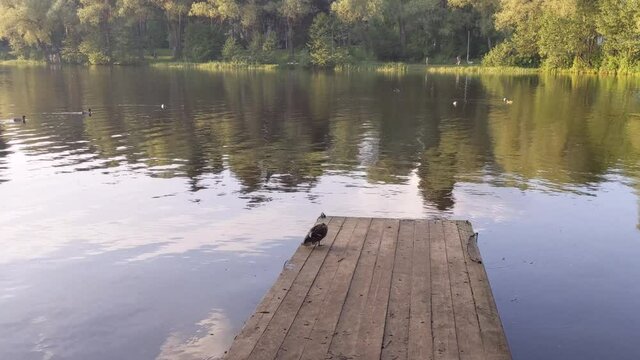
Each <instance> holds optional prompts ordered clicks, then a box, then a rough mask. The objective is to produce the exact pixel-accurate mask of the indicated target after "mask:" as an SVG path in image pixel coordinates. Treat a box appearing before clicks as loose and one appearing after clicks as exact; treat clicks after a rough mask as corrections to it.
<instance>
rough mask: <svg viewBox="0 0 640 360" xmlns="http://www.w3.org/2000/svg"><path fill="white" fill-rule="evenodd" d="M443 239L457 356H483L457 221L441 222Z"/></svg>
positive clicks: (468, 357)
mask: <svg viewBox="0 0 640 360" xmlns="http://www.w3.org/2000/svg"><path fill="white" fill-rule="evenodd" d="M444 239H445V244H446V250H447V262H448V265H449V279H450V281H451V293H452V296H453V314H454V317H455V326H456V336H457V338H458V350H459V358H460V359H461V360H466V359H469V360H479V359H483V358H484V350H483V346H482V338H481V337H480V325H479V324H478V315H477V314H476V307H475V302H474V299H473V294H472V293H471V287H470V285H469V274H468V272H467V266H466V265H465V261H464V255H463V252H462V246H461V242H460V234H459V232H458V226H457V225H456V223H454V222H451V221H447V222H445V223H444Z"/></svg>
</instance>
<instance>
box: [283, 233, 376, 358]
mask: <svg viewBox="0 0 640 360" xmlns="http://www.w3.org/2000/svg"><path fill="white" fill-rule="evenodd" d="M370 225H371V222H369V225H367V231H368V230H369V226H370ZM357 227H358V223H357V221H356V224H355V225H354V226H353V230H351V234H349V242H347V244H346V245H345V248H344V254H346V253H347V251H348V250H349V245H351V241H353V233H355V231H356V228H357ZM340 230H342V228H340ZM338 233H340V231H338ZM365 236H366V233H365ZM336 237H337V235H336ZM332 246H333V244H332ZM329 250H331V249H329ZM328 256H329V251H327V256H326V257H325V258H324V260H323V261H322V265H320V268H319V269H318V273H317V274H316V277H318V274H320V271H322V267H323V266H324V262H325V261H326V259H327V257H328ZM345 256H346V255H345ZM358 259H360V257H359V256H358ZM338 269H340V266H337V267H336V269H335V270H334V272H333V275H332V276H331V280H332V281H331V283H330V285H329V289H327V293H326V294H325V295H324V297H323V298H322V302H321V304H324V302H325V300H326V299H327V296H328V295H329V294H330V293H331V284H332V283H333V279H334V278H335V276H336V274H337V273H338ZM352 277H353V274H352ZM315 281H316V278H314V279H313V282H312V283H311V286H310V287H309V290H311V288H312V287H313V283H314V282H315ZM349 285H351V281H349ZM307 294H308V291H307ZM305 297H306V295H305ZM343 306H344V304H343ZM300 308H302V305H301V306H300ZM300 308H299V309H298V311H297V312H296V316H295V317H294V319H295V318H296V317H298V312H299V311H300ZM320 315H321V314H318V316H317V317H316V320H315V321H314V322H313V326H311V329H310V330H309V334H312V333H313V329H314V328H315V326H316V324H317V322H318V318H319V317H320ZM289 330H291V327H289V329H287V334H286V335H285V338H286V336H287V335H289ZM332 340H333V338H332ZM283 342H284V341H283ZM280 345H281V346H282V344H280ZM306 348H307V341H305V344H304V346H303V347H302V351H301V352H300V356H299V357H298V359H302V357H303V356H304V351H305V350H306Z"/></svg>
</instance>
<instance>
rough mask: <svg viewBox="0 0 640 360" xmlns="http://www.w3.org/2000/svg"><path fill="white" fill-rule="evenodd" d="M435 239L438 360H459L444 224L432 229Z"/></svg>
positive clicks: (433, 285)
mask: <svg viewBox="0 0 640 360" xmlns="http://www.w3.org/2000/svg"><path fill="white" fill-rule="evenodd" d="M429 237H430V239H431V249H430V250H431V308H432V311H431V316H432V319H433V326H432V331H433V357H434V359H458V344H457V338H456V329H455V318H454V315H453V300H452V298H451V284H450V281H449V269H448V266H447V252H446V246H445V240H444V226H443V222H442V221H439V220H437V221H434V222H432V223H431V224H430V225H429Z"/></svg>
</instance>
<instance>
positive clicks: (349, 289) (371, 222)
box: [303, 218, 384, 352]
mask: <svg viewBox="0 0 640 360" xmlns="http://www.w3.org/2000/svg"><path fill="white" fill-rule="evenodd" d="M373 220H374V219H373V218H370V219H369V225H368V226H367V233H366V235H365V239H364V241H363V242H362V247H361V248H360V253H359V254H358V260H357V261H356V266H355V267H354V269H353V273H352V274H351V279H350V280H349V288H348V289H347V294H346V296H345V297H344V301H343V303H342V308H341V309H340V315H339V316H338V321H337V322H336V327H334V329H333V330H334V332H335V329H336V328H337V327H338V323H339V322H340V318H342V312H343V311H344V304H345V303H346V301H347V298H348V297H349V293H350V292H351V283H352V282H353V277H354V275H355V273H356V269H357V268H358V264H359V263H360V258H361V257H362V250H363V249H364V244H365V243H366V242H367V236H368V235H369V230H370V229H371V224H373ZM383 233H384V229H383V231H380V239H379V240H380V241H378V249H377V251H376V262H375V263H374V265H373V269H374V270H375V265H376V264H377V262H378V254H379V253H380V244H381V243H382V234H383ZM372 274H373V271H372ZM371 282H373V276H371V279H370V280H369V290H368V291H367V293H368V292H369V291H370V290H371ZM314 325H315V324H314ZM358 330H360V329H358ZM334 339H335V336H332V337H331V341H330V342H329V348H328V349H329V351H331V346H332V345H333V340H334ZM305 347H306V346H305ZM303 352H304V351H303Z"/></svg>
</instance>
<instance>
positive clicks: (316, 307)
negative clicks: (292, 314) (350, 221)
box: [276, 219, 369, 360]
mask: <svg viewBox="0 0 640 360" xmlns="http://www.w3.org/2000/svg"><path fill="white" fill-rule="evenodd" d="M368 221H369V220H368V219H366V220H362V219H361V220H358V223H357V224H356V227H355V229H354V232H352V234H351V237H350V239H349V244H348V245H347V246H338V243H336V246H333V247H332V249H331V251H330V252H329V254H328V255H327V258H326V259H325V261H324V264H323V265H322V268H321V269H320V272H319V273H318V276H317V277H316V279H315V281H314V282H313V285H312V286H311V289H310V290H309V293H308V294H307V296H306V298H305V299H304V302H303V303H302V306H301V307H300V310H299V311H298V314H297V315H296V318H295V319H294V321H293V324H292V325H291V328H290V330H289V332H288V333H287V335H286V337H285V339H284V341H283V342H282V345H281V346H280V349H279V350H278V353H277V355H276V358H277V359H283V360H284V359H299V358H300V356H301V354H302V351H303V350H304V345H305V343H306V339H308V338H309V336H310V334H311V331H312V329H313V327H314V324H315V323H316V321H317V319H318V316H319V315H320V312H321V311H322V310H323V309H324V306H325V305H326V302H327V301H328V300H327V299H328V298H327V296H329V295H331V294H330V291H329V290H330V289H331V288H332V284H333V283H335V281H338V279H336V274H338V268H339V267H340V266H341V264H342V263H343V262H344V261H345V259H346V258H347V257H349V256H353V254H349V253H347V250H348V249H351V248H353V246H354V245H353V243H354V241H357V238H358V237H359V236H360V235H361V234H360V233H361V232H362V231H363V229H362V226H361V225H362V223H366V222H368ZM364 231H365V232H366V230H364ZM362 237H364V235H362Z"/></svg>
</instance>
